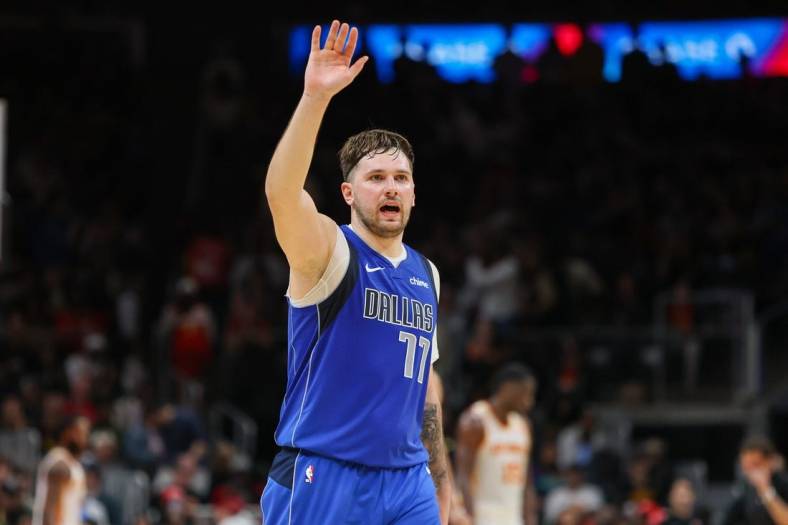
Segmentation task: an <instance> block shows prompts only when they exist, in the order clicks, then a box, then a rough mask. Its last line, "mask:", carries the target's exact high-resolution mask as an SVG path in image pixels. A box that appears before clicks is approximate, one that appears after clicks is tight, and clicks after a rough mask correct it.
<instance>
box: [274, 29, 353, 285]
mask: <svg viewBox="0 0 788 525" xmlns="http://www.w3.org/2000/svg"><path fill="white" fill-rule="evenodd" d="M357 40H358V30H357V29H356V28H353V29H350V28H349V26H348V25H347V24H341V25H340V23H339V22H338V21H336V20H334V22H333V23H332V24H331V28H330V29H329V32H328V37H327V38H326V43H325V45H324V46H323V48H322V49H321V47H320V26H316V27H315V28H314V30H313V31H312V47H311V51H310V54H309V61H308V63H307V66H306V72H305V74H304V92H303V95H302V96H301V100H300V101H299V103H298V106H297V107H296V110H295V112H294V113H293V117H292V118H291V120H290V123H289V124H288V126H287V129H286V130H285V133H284V135H283V136H282V138H281V140H280V141H279V144H278V145H277V147H276V150H275V151H274V155H273V157H272V158H271V163H270V164H269V166H268V174H267V175H266V178H265V195H266V199H267V200H268V206H269V207H270V208H271V215H272V216H273V219H274V229H275V231H276V239H277V241H278V242H279V245H280V246H281V247H282V250H283V251H284V253H285V256H286V257H287V260H288V263H289V265H290V272H291V276H290V295H291V297H293V298H300V297H302V296H303V295H304V294H305V293H306V292H308V291H309V290H310V289H311V288H312V287H313V286H314V285H315V284H317V282H318V281H319V279H320V277H321V276H322V275H323V271H324V270H325V269H326V266H327V265H328V261H329V259H330V257H331V253H332V251H333V249H334V243H335V241H336V224H335V223H334V221H332V220H331V219H330V218H328V217H326V216H325V215H322V214H320V213H318V211H317V208H316V206H315V203H314V201H313V200H312V198H311V197H310V196H309V194H308V193H307V192H306V190H304V182H305V181H306V176H307V173H308V171H309V165H310V163H311V162H312V155H313V153H314V148H315V141H316V140H317V132H318V129H319V128H320V123H321V122H322V120H323V116H324V115H325V112H326V109H327V108H328V104H329V102H330V101H331V98H332V97H333V96H334V95H336V94H337V93H339V92H340V91H341V90H342V89H344V88H345V87H347V86H348V85H349V84H350V83H351V82H352V81H353V79H354V78H356V76H358V74H359V73H360V72H361V70H362V68H363V67H364V64H365V63H366V61H367V57H362V58H360V59H359V60H357V61H356V62H355V63H354V64H352V65H351V63H350V61H351V57H352V56H353V51H354V50H355V48H356V42H357Z"/></svg>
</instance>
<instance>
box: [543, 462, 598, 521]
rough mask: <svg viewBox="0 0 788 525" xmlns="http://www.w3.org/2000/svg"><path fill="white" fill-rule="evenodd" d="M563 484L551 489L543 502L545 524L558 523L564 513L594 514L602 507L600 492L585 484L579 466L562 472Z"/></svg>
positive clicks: (573, 466)
mask: <svg viewBox="0 0 788 525" xmlns="http://www.w3.org/2000/svg"><path fill="white" fill-rule="evenodd" d="M564 479H565V484H564V485H561V486H559V487H557V488H555V489H553V490H552V491H551V492H550V493H549V494H548V495H547V499H546V501H545V507H544V518H545V521H546V522H547V523H550V524H553V523H557V522H559V517H560V516H561V514H562V513H564V511H567V510H569V509H577V510H578V511H579V512H581V513H585V512H595V511H597V510H599V509H600V508H601V507H602V504H603V503H604V500H603V498H602V491H600V490H599V489H598V488H597V487H596V486H594V485H591V484H590V483H586V481H585V474H584V470H583V467H582V466H581V465H577V464H575V465H572V466H571V467H570V468H569V469H567V470H566V471H565V472H564Z"/></svg>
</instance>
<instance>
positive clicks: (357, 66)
mask: <svg viewBox="0 0 788 525" xmlns="http://www.w3.org/2000/svg"><path fill="white" fill-rule="evenodd" d="M368 60H369V57H368V56H366V55H364V56H363V57H361V58H359V59H358V60H356V62H355V63H354V64H353V65H352V66H350V73H351V74H352V75H353V78H356V77H357V76H358V74H359V73H361V70H362V69H364V64H366V63H367V61H368Z"/></svg>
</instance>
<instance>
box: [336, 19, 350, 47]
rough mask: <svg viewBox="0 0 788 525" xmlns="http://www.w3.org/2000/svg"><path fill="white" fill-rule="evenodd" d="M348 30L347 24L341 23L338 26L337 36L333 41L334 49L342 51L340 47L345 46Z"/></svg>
mask: <svg viewBox="0 0 788 525" xmlns="http://www.w3.org/2000/svg"><path fill="white" fill-rule="evenodd" d="M349 30H350V26H349V25H347V24H342V25H341V26H340V27H339V36H337V39H336V42H334V51H338V52H340V53H341V52H342V49H344V47H345V42H346V41H347V32H348V31H349Z"/></svg>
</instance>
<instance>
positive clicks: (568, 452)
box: [558, 408, 606, 470]
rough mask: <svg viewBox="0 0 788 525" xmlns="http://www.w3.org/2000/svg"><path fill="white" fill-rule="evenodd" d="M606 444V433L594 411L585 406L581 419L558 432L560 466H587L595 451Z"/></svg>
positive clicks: (563, 467)
mask: <svg viewBox="0 0 788 525" xmlns="http://www.w3.org/2000/svg"><path fill="white" fill-rule="evenodd" d="M605 444H606V442H605V435H604V433H603V432H602V430H601V429H600V428H599V426H598V425H597V420H596V417H595V416H594V413H593V411H592V410H591V409H590V408H585V409H584V410H583V414H582V416H581V418H580V420H579V421H577V422H576V423H574V424H572V425H570V426H568V427H566V428H564V429H563V430H562V431H561V432H560V433H559V434H558V467H559V468H561V469H562V470H563V469H567V468H569V467H570V466H572V465H581V466H583V467H587V466H588V465H589V464H590V463H591V459H592V458H593V455H594V452H596V451H598V450H601V449H602V448H604V446H605Z"/></svg>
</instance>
